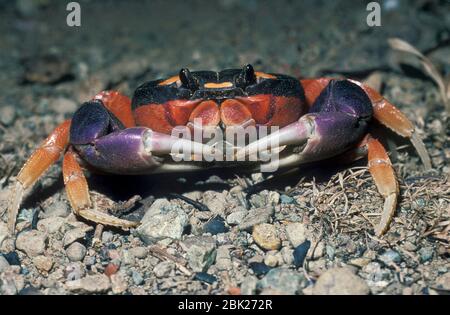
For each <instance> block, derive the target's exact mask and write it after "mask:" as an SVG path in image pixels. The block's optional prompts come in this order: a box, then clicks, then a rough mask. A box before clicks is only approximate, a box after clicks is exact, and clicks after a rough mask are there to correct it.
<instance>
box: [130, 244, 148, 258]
mask: <svg viewBox="0 0 450 315" xmlns="http://www.w3.org/2000/svg"><path fill="white" fill-rule="evenodd" d="M129 252H130V255H131V256H133V257H136V258H138V259H144V258H145V257H147V248H145V247H142V246H138V247H133V248H130V250H129Z"/></svg>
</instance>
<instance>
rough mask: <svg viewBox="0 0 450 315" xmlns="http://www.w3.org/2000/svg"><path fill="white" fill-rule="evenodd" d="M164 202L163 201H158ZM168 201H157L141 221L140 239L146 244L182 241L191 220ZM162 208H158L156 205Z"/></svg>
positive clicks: (138, 231)
mask: <svg viewBox="0 0 450 315" xmlns="http://www.w3.org/2000/svg"><path fill="white" fill-rule="evenodd" d="M158 200H163V201H158ZM164 200H166V199H157V200H156V201H155V202H154V203H153V205H152V207H150V208H149V210H147V212H146V213H145V215H144V217H143V218H142V220H141V223H142V224H141V225H140V226H139V227H138V228H137V230H136V231H137V233H138V235H139V237H140V238H141V239H142V240H143V241H144V242H145V243H146V244H151V243H155V242H158V241H161V240H163V239H166V238H169V239H176V240H179V239H181V236H182V235H183V231H184V228H185V227H186V226H187V225H188V223H189V219H188V216H187V215H186V213H185V212H184V211H183V209H181V208H180V207H178V206H176V205H173V204H170V202H169V203H168V204H167V202H168V201H167V202H166V201H164ZM156 202H158V205H162V207H159V206H158V205H157V206H158V208H156V206H154V204H155V203H156Z"/></svg>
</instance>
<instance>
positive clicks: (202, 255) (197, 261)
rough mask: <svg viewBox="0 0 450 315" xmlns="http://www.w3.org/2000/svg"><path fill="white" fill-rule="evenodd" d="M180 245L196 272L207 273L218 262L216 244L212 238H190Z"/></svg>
mask: <svg viewBox="0 0 450 315" xmlns="http://www.w3.org/2000/svg"><path fill="white" fill-rule="evenodd" d="M180 245H181V247H182V248H183V250H184V251H186V253H187V259H188V263H189V266H190V267H191V269H192V270H193V271H194V272H205V271H206V270H208V268H209V267H210V266H211V265H212V264H213V263H214V262H215V260H216V255H217V251H216V242H215V240H214V239H213V238H212V237H209V236H200V237H195V236H194V237H188V238H186V239H185V240H184V241H183V242H182V243H180Z"/></svg>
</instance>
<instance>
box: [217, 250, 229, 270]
mask: <svg viewBox="0 0 450 315" xmlns="http://www.w3.org/2000/svg"><path fill="white" fill-rule="evenodd" d="M215 266H216V268H217V270H219V271H224V270H231V269H232V268H233V265H232V262H231V256H230V246H227V245H224V246H220V247H219V248H217V256H216V264H215Z"/></svg>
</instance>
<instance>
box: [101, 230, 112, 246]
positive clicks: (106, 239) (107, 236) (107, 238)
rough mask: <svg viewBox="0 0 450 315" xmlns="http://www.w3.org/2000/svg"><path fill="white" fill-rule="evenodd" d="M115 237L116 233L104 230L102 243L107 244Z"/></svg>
mask: <svg viewBox="0 0 450 315" xmlns="http://www.w3.org/2000/svg"><path fill="white" fill-rule="evenodd" d="M113 238H114V234H113V233H111V232H110V231H104V232H103V233H102V243H103V244H107V243H109V242H112V240H113Z"/></svg>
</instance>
